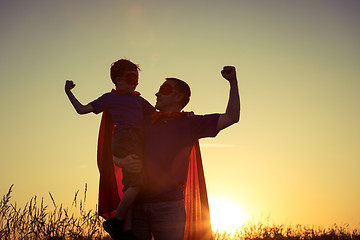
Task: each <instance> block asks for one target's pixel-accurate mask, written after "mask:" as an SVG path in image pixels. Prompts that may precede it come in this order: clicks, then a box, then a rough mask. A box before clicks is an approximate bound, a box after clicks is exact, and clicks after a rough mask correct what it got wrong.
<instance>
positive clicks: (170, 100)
mask: <svg viewBox="0 0 360 240" xmlns="http://www.w3.org/2000/svg"><path fill="white" fill-rule="evenodd" d="M178 94H179V93H178V92H177V91H176V90H175V83H174V82H172V81H169V80H167V81H165V82H164V83H163V84H162V85H161V86H160V88H159V91H158V92H157V93H156V94H155V96H156V104H155V108H156V109H158V110H160V111H166V110H167V109H168V108H171V107H172V106H173V105H174V104H175V103H176V99H177V95H178Z"/></svg>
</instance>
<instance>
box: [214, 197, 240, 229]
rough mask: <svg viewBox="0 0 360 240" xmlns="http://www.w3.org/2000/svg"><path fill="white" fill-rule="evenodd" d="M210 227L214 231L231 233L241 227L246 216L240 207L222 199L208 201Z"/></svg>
mask: <svg viewBox="0 0 360 240" xmlns="http://www.w3.org/2000/svg"><path fill="white" fill-rule="evenodd" d="M209 205H210V217H211V226H212V229H213V230H214V231H216V230H218V231H226V232H232V231H234V230H236V229H237V228H239V227H241V226H242V225H243V224H244V223H245V222H246V221H247V219H246V218H247V216H246V213H245V212H244V211H243V209H242V208H241V206H239V205H238V204H236V203H234V202H232V201H230V200H228V199H223V198H216V199H210V202H209Z"/></svg>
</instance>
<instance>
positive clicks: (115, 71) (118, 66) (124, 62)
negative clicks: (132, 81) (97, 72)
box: [110, 58, 141, 84]
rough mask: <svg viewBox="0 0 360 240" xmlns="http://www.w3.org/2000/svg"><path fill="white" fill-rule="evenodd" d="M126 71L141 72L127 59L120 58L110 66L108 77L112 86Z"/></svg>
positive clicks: (137, 66) (136, 65)
mask: <svg viewBox="0 0 360 240" xmlns="http://www.w3.org/2000/svg"><path fill="white" fill-rule="evenodd" d="M128 71H136V72H137V71H141V69H140V67H139V65H138V64H135V63H133V62H131V61H130V60H128V59H125V58H122V59H119V60H117V61H115V62H113V63H112V64H111V67H110V77H111V80H112V82H113V83H114V84H116V78H117V77H121V76H122V75H124V73H125V72H128Z"/></svg>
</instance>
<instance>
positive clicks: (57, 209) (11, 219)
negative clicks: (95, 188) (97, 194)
mask: <svg viewBox="0 0 360 240" xmlns="http://www.w3.org/2000/svg"><path fill="white" fill-rule="evenodd" d="M12 188H13V185H12V186H11V187H10V188H9V191H8V193H7V194H6V195H4V196H3V198H2V199H1V201H0V239H6V240H13V239H14V240H15V239H34V240H35V239H36V240H40V239H49V240H50V239H52V240H55V239H56V240H60V239H78V240H82V239H110V238H109V237H106V234H105V232H104V230H103V228H102V221H103V220H102V219H101V218H99V216H98V215H97V213H96V212H95V211H93V210H89V211H87V210H85V202H86V191H87V186H86V185H85V191H84V197H83V199H80V200H79V199H78V193H79V191H77V192H76V193H75V197H74V200H73V202H72V206H73V207H75V211H71V212H70V211H69V209H68V208H65V207H63V205H62V204H60V205H57V204H56V202H55V200H54V198H53V196H52V195H51V193H49V196H50V198H51V200H52V203H53V208H54V209H53V210H49V206H47V205H45V204H44V199H43V198H41V201H40V202H39V201H38V198H37V196H35V197H33V198H31V200H30V201H29V202H28V203H27V204H26V205H25V207H24V208H23V209H22V208H18V207H17V206H16V203H15V204H13V203H11V202H10V199H11V193H12Z"/></svg>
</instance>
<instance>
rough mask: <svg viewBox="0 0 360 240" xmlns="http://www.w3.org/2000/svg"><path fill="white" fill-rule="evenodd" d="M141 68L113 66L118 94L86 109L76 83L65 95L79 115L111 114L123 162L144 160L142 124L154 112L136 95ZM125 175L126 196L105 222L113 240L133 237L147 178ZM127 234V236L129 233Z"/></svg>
mask: <svg viewBox="0 0 360 240" xmlns="http://www.w3.org/2000/svg"><path fill="white" fill-rule="evenodd" d="M139 71H140V68H139V66H138V65H136V64H134V63H132V62H131V61H129V60H127V59H120V60H118V61H116V62H114V63H112V65H111V68H110V75H111V80H112V81H113V83H114V84H115V90H112V91H111V92H109V93H105V94H104V95H102V96H101V97H99V98H98V99H96V100H94V101H92V102H90V103H89V104H87V105H82V104H81V103H80V102H79V101H78V100H77V98H76V97H75V96H74V94H73V93H72V92H71V89H73V88H74V87H75V84H74V83H73V82H72V81H69V80H67V81H66V84H65V92H66V94H67V96H68V98H69V100H70V102H71V103H72V105H73V106H74V108H75V110H76V112H77V113H79V114H87V113H90V112H94V113H95V114H98V113H100V112H103V111H105V110H107V111H108V112H109V113H110V116H111V119H112V120H113V122H114V125H115V128H114V132H113V140H112V152H113V155H114V156H116V157H119V158H123V157H125V156H127V155H129V154H136V155H137V156H138V157H139V158H140V159H142V156H143V137H142V129H141V128H142V123H143V122H142V120H143V116H144V115H148V114H151V113H153V112H154V110H155V109H154V107H153V106H151V104H150V103H148V102H147V101H146V100H145V99H144V98H142V97H140V96H139V95H140V94H139V93H138V92H136V91H135V88H136V86H137V84H138V72H139ZM122 172H123V185H124V188H123V192H124V195H123V197H122V199H121V201H120V204H119V205H118V208H117V210H116V213H115V217H114V218H109V219H108V220H106V221H105V222H104V228H105V230H106V231H107V232H108V233H109V234H110V235H111V237H112V238H113V239H120V238H121V237H122V236H123V235H124V234H127V235H129V234H130V235H131V234H132V233H131V209H132V203H133V201H134V199H135V198H136V196H137V195H138V193H139V191H140V189H141V187H142V186H143V175H142V172H140V173H129V172H127V171H125V170H124V169H123V170H122ZM125 232H126V233H125Z"/></svg>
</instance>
